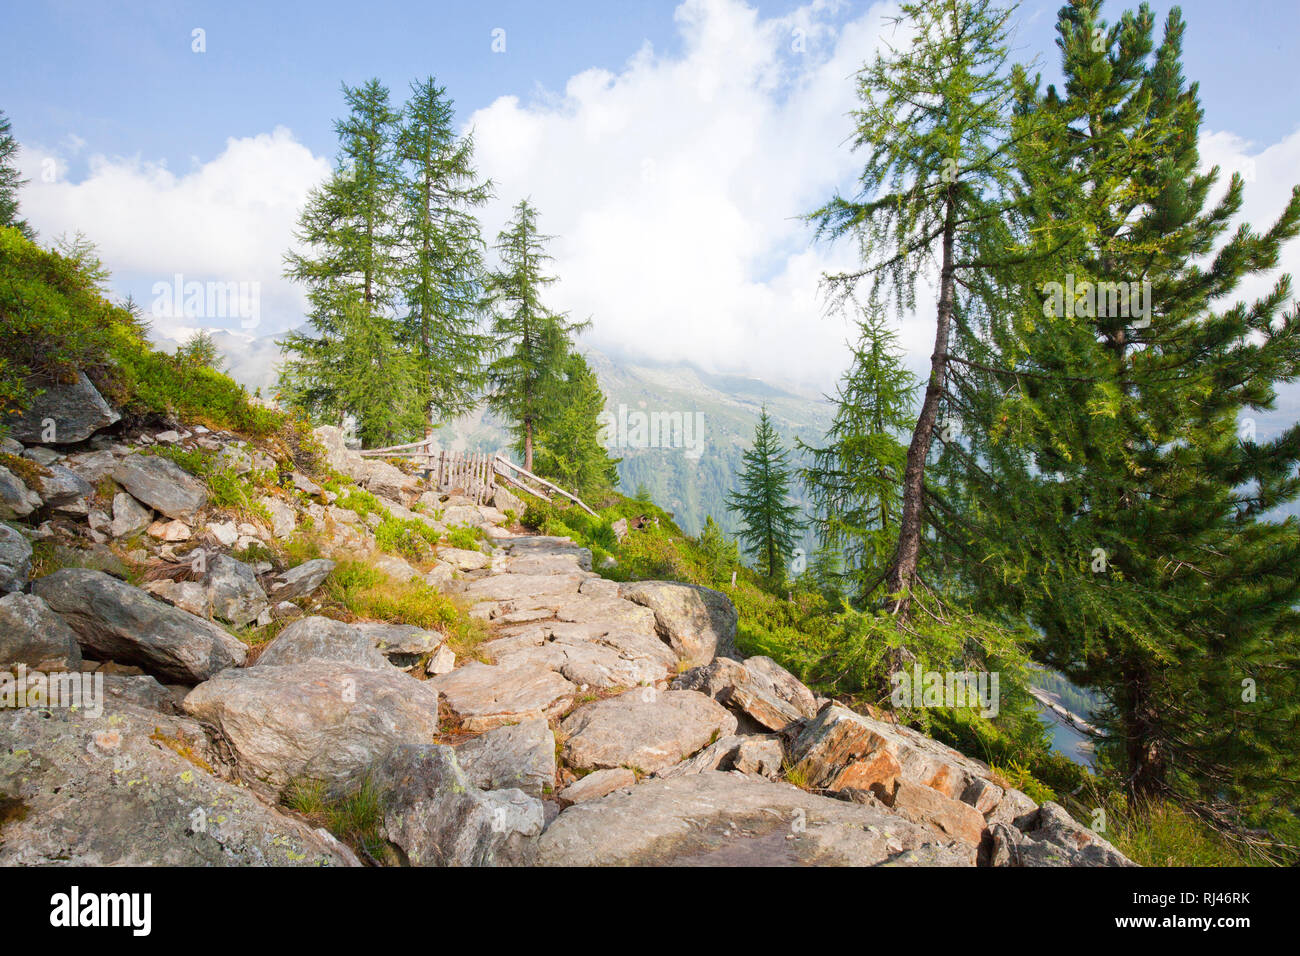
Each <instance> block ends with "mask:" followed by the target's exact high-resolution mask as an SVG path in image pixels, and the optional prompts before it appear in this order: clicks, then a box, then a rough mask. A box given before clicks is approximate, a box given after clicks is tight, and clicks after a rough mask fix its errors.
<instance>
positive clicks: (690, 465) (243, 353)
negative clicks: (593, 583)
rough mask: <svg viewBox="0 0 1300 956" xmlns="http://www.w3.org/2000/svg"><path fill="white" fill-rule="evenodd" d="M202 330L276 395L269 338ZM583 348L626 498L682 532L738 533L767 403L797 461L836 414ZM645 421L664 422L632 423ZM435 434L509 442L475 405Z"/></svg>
mask: <svg viewBox="0 0 1300 956" xmlns="http://www.w3.org/2000/svg"><path fill="white" fill-rule="evenodd" d="M185 331H186V332H187V333H188V334H193V332H195V331H197V330H185ZM208 331H209V333H210V334H211V336H212V339H213V341H214V342H215V343H216V346H217V348H218V349H219V350H220V352H221V354H222V356H223V357H224V358H225V360H226V363H227V367H226V371H227V373H228V374H229V375H230V376H231V377H232V378H233V379H235V381H237V382H239V383H240V384H241V385H243V386H245V387H246V388H248V389H250V390H256V389H260V390H261V393H262V395H264V396H268V397H269V396H271V395H273V394H274V391H275V381H276V366H277V365H278V363H279V362H280V360H281V353H280V348H279V346H278V345H277V344H276V339H275V338H274V337H253V336H249V335H245V334H242V333H237V332H229V331H226V330H221V329H216V330H208ZM187 337H188V335H185V336H184V337H156V342H157V343H158V344H159V345H160V346H161V347H163V348H166V349H168V350H174V349H175V348H176V347H177V346H178V345H180V344H182V342H183V341H184V338H187ZM583 351H584V352H585V353H586V355H587V358H588V361H589V362H590V363H591V366H592V369H593V370H594V371H595V373H596V376H597V378H598V379H599V381H600V384H601V388H602V389H603V390H604V392H605V397H606V403H605V408H606V411H607V413H608V416H609V419H610V423H611V424H612V425H614V426H615V427H613V428H611V429H610V431H611V433H612V434H611V438H612V443H611V446H610V453H611V454H612V455H613V456H614V457H616V458H621V459H622V461H621V462H620V463H619V466H618V475H619V487H620V489H621V490H622V491H623V492H624V493H625V494H629V495H631V494H635V493H636V491H637V490H638V489H639V488H640V487H642V486H644V487H645V488H646V489H647V490H648V491H649V492H650V496H651V498H653V500H654V501H655V502H656V503H657V504H659V505H660V506H661V507H663V508H665V509H666V510H668V511H671V512H672V513H673V514H674V515H675V516H676V518H677V521H678V523H679V524H680V525H681V526H682V528H683V530H685V531H686V532H687V533H688V534H698V533H699V531H700V529H701V528H703V526H704V519H705V517H706V516H707V515H712V516H713V518H714V519H715V520H716V521H718V522H719V524H721V525H722V527H723V528H724V529H725V530H726V531H727V532H728V533H729V534H733V535H734V534H735V531H736V526H735V523H734V521H733V520H732V519H731V516H730V515H729V514H728V513H727V509H726V504H725V499H726V496H727V494H728V493H729V492H730V491H731V489H732V487H733V486H734V483H735V476H736V474H737V472H738V471H739V469H740V467H741V456H742V455H743V453H744V451H745V449H746V448H748V447H749V444H750V442H751V441H752V440H753V435H754V426H755V425H756V424H757V422H758V415H759V411H760V410H761V409H762V408H763V406H764V405H766V407H767V410H768V414H769V415H770V416H771V417H772V421H773V424H774V425H775V427H776V430H777V432H778V434H779V435H780V436H781V440H782V442H783V443H784V444H785V446H786V447H787V448H790V449H791V458H792V461H795V462H796V463H797V462H798V456H797V454H796V453H795V451H794V440H795V438H796V437H798V438H802V439H803V440H804V441H806V442H809V443H810V444H817V443H819V442H821V441H822V439H823V437H824V436H825V434H826V430H827V428H829V426H830V421H831V416H832V414H833V412H834V407H833V406H832V405H831V404H830V403H829V402H828V401H826V399H825V398H822V397H814V396H811V395H807V394H799V393H797V392H796V391H795V390H794V388H795V387H794V386H784V385H776V384H773V383H771V382H766V381H763V380H761V379H757V378H749V377H745V376H741V375H729V374H719V373H713V372H708V371H705V370H703V369H700V368H698V367H697V366H695V365H692V364H690V363H670V362H653V361H646V360H643V359H636V358H631V357H628V356H611V355H609V354H607V353H605V352H601V351H599V350H596V349H593V348H584V349H583ZM651 419H653V423H655V424H661V425H662V426H663V427H661V428H657V429H651V428H648V427H642V428H640V429H638V428H637V425H638V424H642V423H643V424H644V425H648V424H650V423H651ZM620 424H621V426H622V427H619V426H620ZM437 438H438V441H439V444H440V445H441V446H442V447H445V448H448V449H455V450H460V451H499V450H503V449H507V448H508V447H509V446H510V437H509V434H508V433H507V431H506V429H505V428H504V427H503V425H502V423H501V422H500V421H498V420H496V419H495V418H494V417H493V416H492V415H491V414H490V413H488V412H487V411H486V410H484V409H483V408H481V407H480V408H479V409H476V410H475V411H474V412H473V413H471V414H469V415H466V416H463V417H461V418H458V419H456V420H455V421H452V422H450V423H448V424H446V425H444V426H443V427H442V428H441V429H440V430H439V432H438V434H437ZM792 492H793V494H792V497H793V499H794V500H795V501H796V502H797V503H798V504H800V505H801V506H804V507H805V508H806V505H807V502H806V499H805V497H804V494H803V488H802V487H800V486H798V485H797V483H796V486H795V487H794V488H793V489H792ZM803 547H804V549H805V552H808V553H810V552H811V549H812V539H811V536H805V541H804V543H803Z"/></svg>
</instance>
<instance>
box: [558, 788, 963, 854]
mask: <svg viewBox="0 0 1300 956" xmlns="http://www.w3.org/2000/svg"><path fill="white" fill-rule="evenodd" d="M538 862H539V863H541V864H543V865H548V866H629V865H630V866H645V865H649V866H655V865H676V866H709V865H714V866H724V865H732V866H800V865H804V866H807V865H820V866H875V865H894V866H900V865H922V866H926V865H928V866H973V865H974V863H975V853H974V850H973V849H971V848H970V847H966V846H963V845H960V844H955V843H944V842H943V841H941V840H939V839H938V838H937V837H935V835H934V834H933V833H931V832H930V831H928V830H926V829H924V828H922V827H918V826H915V825H914V824H911V823H908V822H907V821H906V820H902V819H899V818H898V817H895V816H893V815H892V814H890V813H889V812H887V811H885V810H882V809H880V808H878V807H872V806H864V805H857V804H853V803H849V802H847V801H843V800H834V799H831V798H829V797H822V796H817V795H815V794H810V793H806V792H804V791H802V790H799V789H797V788H796V787H792V786H790V785H789V784H784V783H771V782H769V781H766V780H761V779H758V778H755V777H746V776H743V775H740V774H730V773H715V772H711V771H706V772H704V773H697V774H689V775H686V776H682V777H676V778H672V779H655V780H646V781H642V782H641V783H639V784H637V785H636V786H635V787H632V788H630V789H627V790H618V791H615V792H613V793H610V794H609V795H607V796H605V797H602V798H601V799H599V800H593V801H590V802H586V803H579V804H577V805H575V806H571V807H569V808H568V809H567V810H565V811H564V812H563V813H561V814H560V815H559V817H558V818H557V819H556V820H555V822H554V823H552V824H551V825H550V826H549V827H548V828H547V829H546V832H545V833H543V834H542V836H541V838H540V839H539V841H538Z"/></svg>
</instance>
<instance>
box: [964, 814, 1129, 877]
mask: <svg viewBox="0 0 1300 956" xmlns="http://www.w3.org/2000/svg"><path fill="white" fill-rule="evenodd" d="M1022 822H1023V824H1024V827H1025V829H1024V830H1023V831H1022V830H1021V829H1019V828H1018V827H1016V826H1011V825H1009V824H1006V823H995V824H993V826H992V827H991V828H990V833H991V836H992V840H991V843H992V849H991V852H990V859H989V862H990V864H991V865H993V866H1136V865H1137V864H1136V863H1134V862H1133V861H1132V860H1130V859H1129V858H1128V857H1126V856H1125V855H1124V854H1122V853H1120V852H1119V850H1117V849H1115V848H1114V847H1113V846H1111V845H1110V844H1109V843H1107V842H1106V840H1104V839H1103V838H1102V837H1101V835H1100V834H1098V833H1096V832H1094V831H1092V830H1090V829H1088V828H1087V827H1085V826H1083V825H1082V824H1081V823H1079V822H1078V821H1076V820H1075V819H1074V818H1073V817H1072V816H1070V814H1069V813H1067V812H1066V811H1065V809H1064V808H1063V807H1061V806H1060V805H1059V804H1056V803H1052V802H1051V801H1050V800H1049V801H1047V802H1046V803H1044V804H1043V805H1042V806H1041V807H1039V808H1038V810H1037V811H1036V812H1035V813H1034V814H1033V815H1032V816H1030V817H1028V818H1026V819H1024V820H1023V821H1022Z"/></svg>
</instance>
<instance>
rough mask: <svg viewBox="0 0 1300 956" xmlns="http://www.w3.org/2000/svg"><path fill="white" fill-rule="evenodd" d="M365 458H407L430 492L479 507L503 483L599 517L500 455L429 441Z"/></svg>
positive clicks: (371, 452)
mask: <svg viewBox="0 0 1300 956" xmlns="http://www.w3.org/2000/svg"><path fill="white" fill-rule="evenodd" d="M361 454H362V455H363V456H365V457H367V458H404V459H406V460H408V461H412V462H414V463H415V464H416V465H417V466H418V467H420V468H422V469H423V471H424V478H425V481H427V482H428V484H429V488H430V490H432V491H437V492H440V493H442V494H450V493H454V494H459V495H464V496H465V497H467V498H471V499H473V500H474V501H476V502H478V503H479V504H486V503H487V502H488V501H490V500H491V498H492V495H493V494H494V493H495V492H496V489H497V482H498V480H500V481H504V482H505V483H506V484H510V485H514V486H515V487H516V488H519V489H521V490H523V491H526V492H528V493H529V494H530V495H535V496H537V497H539V498H544V499H546V500H548V501H549V500H550V498H551V495H552V494H558V495H561V496H562V497H564V498H567V499H569V500H570V501H572V502H574V503H575V504H577V505H578V506H579V507H581V508H582V509H583V510H584V511H586V512H587V513H588V514H590V515H595V514H596V512H594V511H592V510H591V509H590V508H588V507H587V506H586V505H585V504H584V503H583V502H582V501H581V500H579V499H578V498H577V497H576V496H575V495H571V494H569V492H567V491H565V490H564V489H563V488H561V487H559V486H558V485H554V484H552V483H551V482H549V481H547V480H546V479H545V478H539V477H538V476H537V475H534V474H533V473H532V472H531V471H525V470H524V469H523V468H521V467H520V466H519V465H516V464H515V463H514V462H512V461H511V460H510V459H509V458H507V457H506V456H505V455H502V454H500V453H499V452H498V453H496V454H488V453H486V452H463V451H446V450H444V449H435V448H434V447H433V440H432V439H428V438H426V439H424V440H423V441H417V442H410V443H409V444H406V445H390V446H389V447H387V448H372V449H368V450H366V451H363V452H361Z"/></svg>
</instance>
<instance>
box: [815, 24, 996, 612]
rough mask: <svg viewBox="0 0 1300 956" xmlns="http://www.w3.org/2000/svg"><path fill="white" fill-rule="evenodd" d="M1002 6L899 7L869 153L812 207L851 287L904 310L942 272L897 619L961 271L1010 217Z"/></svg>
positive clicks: (914, 447)
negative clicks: (856, 263) (852, 244)
mask: <svg viewBox="0 0 1300 956" xmlns="http://www.w3.org/2000/svg"><path fill="white" fill-rule="evenodd" d="M1010 15H1011V11H1010V10H1009V9H1005V8H1002V7H999V6H996V5H995V4H994V3H993V2H992V0H917V2H914V3H905V4H903V6H902V17H901V20H902V21H903V23H904V25H905V26H907V27H908V28H910V30H911V34H910V35H911V38H912V42H911V45H910V47H909V48H907V49H890V50H889V51H888V52H887V53H879V54H877V56H876V58H875V60H874V61H873V62H872V63H870V64H869V65H867V66H865V67H864V68H863V69H862V70H861V71H860V72H859V73H858V78H857V82H858V95H859V98H860V100H861V101H862V107H861V108H860V109H858V110H857V111H856V112H855V114H854V116H855V119H856V122H857V131H856V134H855V137H854V148H855V149H859V148H861V149H865V150H867V152H868V155H867V162H866V165H865V167H864V169H863V171H862V174H861V176H860V177H859V179H858V182H859V187H860V189H859V195H858V196H857V198H852V199H849V198H844V197H841V196H838V195H837V196H835V197H834V198H833V199H832V200H831V201H830V202H829V203H827V204H826V205H825V206H823V207H822V208H820V209H818V210H817V211H815V212H813V213H811V214H810V215H809V216H808V218H809V219H810V220H811V221H812V222H814V223H816V224H817V233H818V235H819V236H822V235H825V236H829V237H830V238H832V239H834V238H838V237H840V236H843V235H846V234H851V235H853V236H854V237H855V238H856V239H857V241H858V246H859V249H860V250H861V254H862V257H863V266H862V268H860V269H857V270H854V271H851V272H846V273H841V274H838V275H833V276H828V277H827V280H828V282H829V283H830V286H831V288H832V289H833V290H838V291H839V292H841V293H844V294H847V293H848V292H851V291H852V289H853V288H854V287H855V286H856V285H857V283H858V282H859V281H860V280H862V279H864V278H869V279H870V280H871V281H872V285H873V294H874V293H875V292H876V291H885V292H888V293H890V294H892V296H893V298H894V300H895V302H896V304H897V306H898V307H899V309H900V311H902V310H904V309H906V308H910V307H911V306H913V305H914V304H915V288H916V283H917V281H918V279H919V277H920V276H921V275H922V274H923V273H927V271H928V270H930V269H932V268H937V272H938V276H937V278H938V307H937V310H936V328H935V338H934V350H933V353H932V355H931V360H930V376H929V380H928V382H927V383H926V388H925V394H924V397H923V400H922V403H921V407H920V410H919V413H918V415H917V419H916V424H915V427H914V428H913V431H912V437H911V443H910V445H909V446H908V450H907V462H906V467H905V469H904V474H903V494H902V511H901V514H900V515H899V534H898V544H897V547H896V549H895V553H894V556H893V559H892V561H891V566H890V571H889V574H888V576H887V578H886V582H885V583H886V587H887V589H888V591H889V592H890V593H891V594H895V595H897V601H896V602H895V604H894V606H893V610H894V611H895V612H897V613H900V614H901V615H902V616H904V617H906V616H907V614H908V611H909V607H910V594H909V592H910V589H911V588H912V585H913V584H914V582H915V579H916V573H917V567H918V564H919V562H920V559H921V549H922V543H923V538H924V504H925V501H924V496H925V468H926V461H927V458H928V456H929V454H930V448H931V444H932V442H933V439H934V435H935V431H936V426H937V423H938V419H939V406H940V399H941V396H942V394H943V391H944V387H945V383H946V378H947V374H948V353H949V339H950V335H951V328H952V321H953V316H954V312H955V311H956V309H957V307H958V303H957V295H958V285H959V282H963V281H969V279H968V277H967V275H966V274H967V273H971V272H977V271H979V270H981V269H985V268H988V267H989V266H990V265H991V263H988V262H986V261H985V260H984V259H983V258H982V257H981V256H978V255H976V254H975V252H976V250H977V249H978V248H980V247H981V246H983V245H985V244H986V243H985V241H984V239H985V234H987V233H989V232H998V231H1001V230H1002V229H1003V228H1004V227H1003V224H1002V223H1003V220H1004V217H1007V216H1009V215H1010V212H1011V210H1010V207H1009V206H1008V204H1007V202H1006V196H1007V190H1008V185H1009V183H1010V182H1011V179H1012V158H1011V156H1010V153H1009V149H1008V145H1009V143H1010V142H1011V140H1012V135H1013V131H1012V117H1011V112H1010V111H1011V107H1012V105H1013V103H1014V94H1015V90H1016V88H1017V85H1016V82H1015V76H1014V74H1013V73H1011V72H1009V71H1008V69H1007V33H1008V20H1009V18H1010Z"/></svg>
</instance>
